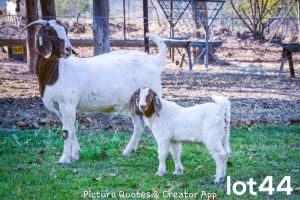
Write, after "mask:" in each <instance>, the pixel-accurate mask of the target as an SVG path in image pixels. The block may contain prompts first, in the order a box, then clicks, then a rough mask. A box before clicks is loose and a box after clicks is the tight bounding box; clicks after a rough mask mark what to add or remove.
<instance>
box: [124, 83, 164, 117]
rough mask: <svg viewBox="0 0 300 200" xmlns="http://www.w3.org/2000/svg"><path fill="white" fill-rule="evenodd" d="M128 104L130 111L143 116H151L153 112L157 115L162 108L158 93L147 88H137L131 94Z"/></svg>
mask: <svg viewBox="0 0 300 200" xmlns="http://www.w3.org/2000/svg"><path fill="white" fill-rule="evenodd" d="M129 106H130V108H131V112H132V113H142V114H143V115H144V116H145V117H152V115H153V114H154V113H155V114H156V115H157V116H158V117H159V112H160V110H161V108H162V104H161V101H160V99H159V97H158V95H157V94H156V92H154V91H153V90H152V89H149V88H140V89H138V90H137V91H136V92H135V93H134V94H133V95H132V96H131V98H130V101H129Z"/></svg>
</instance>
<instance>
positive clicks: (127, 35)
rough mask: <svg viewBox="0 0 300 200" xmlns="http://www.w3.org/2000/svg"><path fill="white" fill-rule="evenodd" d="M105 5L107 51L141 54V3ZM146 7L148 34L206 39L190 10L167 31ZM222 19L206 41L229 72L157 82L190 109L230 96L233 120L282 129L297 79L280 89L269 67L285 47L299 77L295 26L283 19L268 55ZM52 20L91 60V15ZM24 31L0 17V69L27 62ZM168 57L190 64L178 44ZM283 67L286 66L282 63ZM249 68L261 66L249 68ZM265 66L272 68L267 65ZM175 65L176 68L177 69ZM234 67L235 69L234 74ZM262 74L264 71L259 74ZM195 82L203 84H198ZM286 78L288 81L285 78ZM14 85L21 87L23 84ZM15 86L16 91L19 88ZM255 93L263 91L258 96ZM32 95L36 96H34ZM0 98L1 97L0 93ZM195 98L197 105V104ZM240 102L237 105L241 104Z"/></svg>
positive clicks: (238, 25)
mask: <svg viewBox="0 0 300 200" xmlns="http://www.w3.org/2000/svg"><path fill="white" fill-rule="evenodd" d="M130 2H134V3H130ZM151 2H152V3H151ZM110 3H111V4H110V17H109V22H110V24H109V30H108V31H109V33H110V41H111V43H110V45H111V49H110V50H111V51H116V50H121V49H126V50H132V49H134V50H140V51H144V43H143V39H144V33H143V29H144V18H143V9H142V8H143V6H142V1H130V0H126V5H125V13H124V12H123V8H122V6H120V5H122V0H114V1H110ZM148 3H149V31H150V32H151V33H154V34H157V35H159V36H161V37H164V38H170V37H171V34H173V37H174V38H176V39H187V40H192V39H193V38H195V37H201V38H204V35H205V33H204V31H203V30H202V29H201V28H199V27H197V24H196V22H195V20H194V18H193V15H192V11H191V10H189V11H188V12H186V13H185V14H183V15H182V16H181V17H180V19H179V20H178V22H177V23H176V25H175V26H172V25H174V24H171V23H170V21H169V20H168V18H167V17H166V15H165V14H164V12H163V10H162V9H161V7H160V5H159V4H158V2H157V1H154V0H153V1H149V2H148ZM226 6H228V5H224V7H223V9H227V8H228V7H227V8H226ZM182 7H184V6H182ZM226 13H228V12H223V11H222V10H221V12H220V13H219V14H218V15H217V17H216V18H215V20H214V22H213V23H212V26H211V27H210V30H209V35H210V39H211V40H213V41H221V42H222V45H221V46H219V47H217V48H212V49H211V51H212V52H213V53H214V54H215V55H216V57H217V58H218V59H219V60H221V61H222V63H229V64H231V63H238V64H235V65H233V66H231V67H228V68H227V67H226V69H229V70H230V71H226V72H222V74H221V73H219V72H218V71H217V69H212V71H211V72H213V73H206V72H205V71H204V73H200V74H199V73H197V72H195V73H193V74H191V73H187V74H185V73H181V72H178V71H177V72H168V73H163V76H162V80H163V88H164V90H165V93H166V97H167V98H168V99H172V100H175V101H177V102H179V103H180V102H181V103H187V104H188V103H189V104H190V102H191V101H192V102H195V103H202V102H199V100H203V97H207V98H206V99H204V100H205V101H209V100H210V99H208V95H210V93H212V92H219V93H222V92H223V94H225V96H228V97H229V96H230V97H231V96H232V95H233V93H235V96H234V97H235V98H236V101H235V102H234V105H235V107H234V109H235V110H233V114H234V117H235V118H234V120H238V121H245V120H248V119H249V120H251V119H256V118H258V117H260V118H259V120H260V121H261V122H263V123H265V122H264V120H265V121H266V123H272V122H274V121H275V122H276V121H284V123H288V120H289V119H293V120H294V119H299V112H298V110H299V109H298V108H299V106H298V105H300V104H299V98H298V97H299V92H298V93H297V92H296V90H297V87H298V88H299V79H297V80H295V81H293V82H292V83H291V84H290V81H291V80H290V79H284V80H283V81H282V82H281V83H277V82H276V81H275V79H274V77H276V76H277V74H278V71H276V72H275V73H276V75H274V74H275V73H274V70H273V68H274V67H275V68H276V70H279V68H280V66H281V65H280V59H281V58H282V53H283V47H282V46H281V45H280V43H281V42H285V43H286V44H287V45H286V48H287V49H290V50H292V52H293V60H294V61H295V62H294V65H295V70H296V74H299V72H300V68H299V64H298V62H299V61H300V58H299V55H298V54H297V52H299V50H300V48H299V45H298V44H294V43H298V38H297V35H298V30H297V27H298V24H297V23H298V22H297V20H296V19H295V18H293V17H288V18H287V19H286V20H285V21H284V22H283V25H282V26H280V29H279V31H278V33H277V36H276V37H275V38H274V40H273V42H274V43H271V44H270V45H269V47H268V48H267V50H265V48H266V42H267V40H265V41H258V40H254V38H253V37H252V36H251V34H250V33H249V32H247V28H246V27H245V25H244V24H243V23H242V22H241V20H240V19H238V18H237V17H235V16H231V15H228V14H226ZM124 14H125V18H124ZM25 17H26V16H25ZM56 17H57V19H58V20H60V21H61V22H62V23H63V24H64V25H65V26H66V27H67V29H68V32H69V33H68V36H69V38H70V39H71V40H72V41H75V42H76V45H75V43H72V45H73V46H74V45H75V47H74V48H75V50H76V52H77V53H78V54H79V56H80V57H90V56H93V25H92V24H93V19H92V15H88V14H87V15H83V16H81V17H80V18H78V21H77V17H76V16H75V15H73V16H72V15H63V16H62V15H58V16H56ZM282 20H283V16H282V17H279V18H276V19H274V22H273V23H272V25H271V26H270V28H269V29H267V30H266V34H265V36H266V38H267V39H268V38H270V36H271V35H272V34H273V33H274V31H275V30H276V29H277V28H278V27H279V23H280V22H281V21H282ZM175 21H176V19H175ZM24 26H25V21H24V20H21V23H20V26H19V27H18V26H16V25H15V24H13V23H12V22H10V21H8V19H7V16H6V15H5V14H4V15H1V16H0V41H1V39H13V40H14V41H15V43H12V44H11V45H10V46H6V47H5V51H6V52H7V53H3V52H0V65H2V64H3V65H4V64H5V65H10V66H14V65H16V66H18V67H19V66H20V64H19V61H18V60H23V61H25V60H26V49H24V48H25V47H23V45H19V44H20V40H22V41H24V40H25V38H26V32H24V33H22V34H20V30H22V29H23V28H24ZM172 31H173V33H172ZM196 33H197V35H196ZM133 41H135V42H133ZM137 41H138V42H137ZM0 46H1V44H0ZM195 49H198V48H195ZM150 53H151V54H156V53H157V49H156V48H150ZM173 53H174V62H172V64H174V66H175V67H177V68H178V67H179V66H180V63H181V61H182V60H183V68H184V69H188V67H187V66H188V64H189V60H188V58H187V56H185V57H184V54H185V55H186V54H187V53H186V48H185V47H182V45H180V44H179V42H178V46H177V48H174V51H173ZM198 54H199V52H198ZM198 54H196V55H198ZM191 56H192V60H194V56H193V55H191ZM168 59H169V60H172V54H171V52H170V54H168ZM283 61H287V58H286V60H283ZM210 62H213V59H212V60H210ZM201 63H202V60H201ZM222 63H221V64H222ZM244 63H246V64H247V65H246V67H244ZM253 63H261V64H258V65H257V66H254V64H253ZM265 63H267V64H269V63H271V64H269V65H266V64H265ZM177 64H178V65H179V66H177ZM281 64H282V63H281ZM199 66H200V67H201V68H202V69H203V68H204V67H203V65H199ZM269 66H272V70H273V71H272V72H271V73H269V72H270V71H271V70H270V69H269V68H268V67H269ZM239 67H240V69H239V70H237V68H239ZM261 68H265V69H264V70H262V69H261ZM285 70H288V68H285ZM201 72H203V71H201ZM13 73H14V72H12V76H13V77H15V78H16V79H17V76H14V74H13ZM17 74H18V76H19V75H20V76H22V74H21V73H18V72H17ZM257 74H260V75H261V76H259V77H258V76H256V75H257ZM269 74H271V75H269ZM199 77H201V78H202V79H201V78H200V79H199ZM286 77H289V76H288V75H286ZM20 79H21V78H20ZM32 79H33V78H32V77H28V79H27V80H26V82H30V81H32ZM1 81H2V82H3V84H2V82H1ZM17 81H20V82H21V81H22V80H17ZM230 81H231V82H230ZM4 82H5V81H4V79H3V80H1V77H0V85H2V86H3V87H4V85H5V83H4ZM17 83H18V82H17ZM17 83H16V84H15V85H18V84H17ZM15 85H14V86H13V87H12V90H14V89H15V88H16V86H15ZM33 86H34V87H36V86H37V84H36V83H35V82H34V83H32V84H31V85H30V86H28V87H29V88H30V87H33ZM260 87H261V88H262V89H263V90H261V88H260ZM224 88H225V89H224ZM6 90H9V89H7V88H4V89H1V91H2V92H3V91H6ZM211 90H212V91H211ZM223 90H224V91H223ZM258 90H259V91H258ZM22 91H23V89H22ZM35 91H36V92H37V91H38V90H35ZM286 91H291V92H286ZM26 92H27V91H25V90H24V93H26ZM176 92H177V93H176ZM3 93H4V94H6V93H5V92H3ZM12 93H13V92H12ZM270 95H272V97H270ZM33 96H38V94H37V93H35V94H33ZM200 97H201V98H202V99H200ZM272 98H273V101H271V102H269V99H272ZM277 98H278V99H283V100H284V101H282V105H279V106H278V105H277V104H278V103H276V102H277V100H276V99H277ZM0 99H1V98H0ZM240 99H242V100H241V102H240ZM253 99H254V100H255V101H254V100H253ZM262 99H263V100H262ZM297 99H298V100H297ZM203 102H204V101H203ZM274 102H275V103H274ZM280 102H281V101H280ZM8 103H10V102H8ZM29 105H31V104H29ZM26 112H27V111H26ZM291 113H292V114H293V116H291V117H290V118H289V117H282V118H280V117H278V116H280V115H281V116H284V115H291ZM269 115H272V120H270V118H271V117H270V116H269ZM12 118H13V117H12ZM269 121H271V122H269Z"/></svg>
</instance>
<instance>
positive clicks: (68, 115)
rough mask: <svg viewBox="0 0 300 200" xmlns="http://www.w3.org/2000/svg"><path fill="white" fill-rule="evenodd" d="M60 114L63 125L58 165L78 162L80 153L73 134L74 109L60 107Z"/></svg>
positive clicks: (64, 106) (65, 106) (66, 106)
mask: <svg viewBox="0 0 300 200" xmlns="http://www.w3.org/2000/svg"><path fill="white" fill-rule="evenodd" d="M60 112H61V114H62V123H63V129H62V135H63V138H64V150H63V155H62V156H61V158H60V160H59V163H61V164H68V163H70V162H71V160H78V159H79V154H80V151H81V150H80V146H79V143H78V141H77V137H76V133H75V118H76V109H75V107H73V106H70V105H60Z"/></svg>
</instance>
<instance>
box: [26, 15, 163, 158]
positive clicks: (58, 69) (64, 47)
mask: <svg viewBox="0 0 300 200" xmlns="http://www.w3.org/2000/svg"><path fill="white" fill-rule="evenodd" d="M34 25H41V27H40V28H39V29H38V31H37V33H36V49H37V52H38V53H39V55H38V58H37V64H36V73H37V77H38V82H39V90H40V94H41V96H42V100H43V102H44V104H45V106H46V108H47V109H49V110H50V111H53V112H54V113H56V114H57V115H58V116H59V117H60V119H61V121H62V124H63V127H62V130H63V131H62V134H63V138H64V149H63V154H62V157H61V158H60V161H59V162H60V163H70V162H71V161H72V160H77V159H79V154H80V151H81V149H80V146H79V143H78V140H77V137H76V133H75V125H74V124H75V118H76V112H84V111H88V112H91V111H95V112H102V113H114V112H119V113H123V114H126V115H129V116H130V117H131V119H132V121H133V125H134V131H133V135H132V137H131V140H130V142H129V144H128V145H127V147H126V149H125V150H124V152H123V153H124V155H129V154H130V153H131V152H133V151H134V150H136V148H137V145H138V143H139V140H140V137H141V134H142V132H143V130H144V128H145V125H144V122H143V119H142V117H141V116H140V115H139V113H131V112H130V108H129V105H128V99H130V95H131V94H132V93H133V92H134V91H136V90H137V89H138V88H139V87H142V86H147V87H153V88H155V90H157V91H158V95H161V93H162V92H161V90H162V89H161V78H160V76H161V72H162V69H163V66H164V64H165V59H166V53H167V48H166V46H165V44H164V43H163V41H162V40H161V39H160V38H159V37H157V36H155V35H153V34H150V33H148V34H147V36H148V37H149V38H150V39H151V40H153V41H154V42H155V43H156V45H157V46H158V47H159V54H158V55H155V56H152V55H149V54H146V53H144V52H139V51H119V52H113V53H107V54H102V55H99V56H95V57H91V58H77V57H72V56H71V54H72V52H73V49H72V45H71V43H70V40H69V38H68V37H67V30H66V29H65V27H64V26H63V25H62V24H61V23H59V22H57V21H56V20H50V21H46V20H39V21H35V22H32V23H31V24H29V25H27V26H26V27H25V28H24V29H23V31H24V30H25V29H26V28H28V27H30V26H34Z"/></svg>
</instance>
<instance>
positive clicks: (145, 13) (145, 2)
mask: <svg viewBox="0 0 300 200" xmlns="http://www.w3.org/2000/svg"><path fill="white" fill-rule="evenodd" d="M143 17H144V37H145V36H146V33H148V32H149V23H148V0H143ZM144 45H145V52H147V53H149V39H148V38H146V37H145V38H144Z"/></svg>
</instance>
